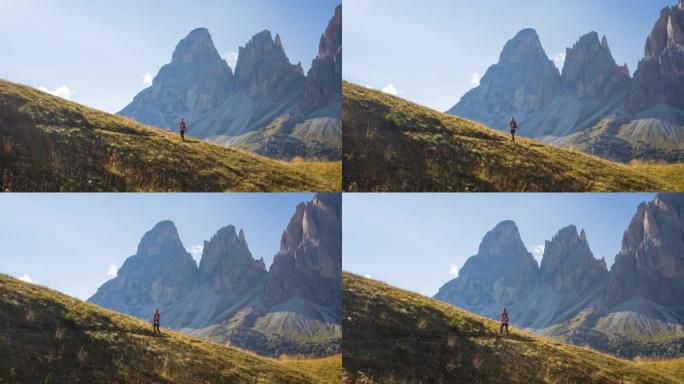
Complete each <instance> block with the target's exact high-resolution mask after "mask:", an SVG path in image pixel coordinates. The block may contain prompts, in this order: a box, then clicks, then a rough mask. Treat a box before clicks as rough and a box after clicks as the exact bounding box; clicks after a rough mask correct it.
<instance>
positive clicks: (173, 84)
mask: <svg viewBox="0 0 684 384" xmlns="http://www.w3.org/2000/svg"><path fill="white" fill-rule="evenodd" d="M233 85H234V78H233V72H232V70H231V69H230V67H229V66H228V64H227V63H226V62H225V60H223V59H222V58H221V56H220V55H219V53H218V51H217V50H216V48H215V47H214V43H213V41H212V39H211V35H210V34H209V31H208V30H207V29H206V28H198V29H195V30H193V31H192V32H190V34H188V36H187V37H185V38H184V39H183V40H181V41H180V43H178V45H177V46H176V50H175V51H174V52H173V56H172V59H171V63H169V64H167V65H165V66H163V67H162V68H161V69H160V70H159V73H158V74H157V76H155V78H154V81H153V82H152V85H151V86H150V87H149V88H147V89H145V90H143V91H142V92H140V93H139V94H138V95H137V96H135V98H134V99H133V102H131V104H129V105H128V106H126V108H124V109H123V110H122V111H121V112H119V114H120V115H123V116H128V117H132V118H134V119H136V120H138V121H140V122H141V123H144V124H149V125H153V126H157V127H160V128H167V129H176V128H177V127H178V123H179V121H180V118H181V117H185V118H186V119H188V120H190V121H192V120H196V119H197V118H198V116H200V115H202V114H204V113H207V112H209V111H211V110H213V109H215V108H217V107H219V106H220V105H221V104H222V103H223V101H224V100H225V99H226V98H227V97H228V95H229V94H230V93H231V91H232V89H233Z"/></svg>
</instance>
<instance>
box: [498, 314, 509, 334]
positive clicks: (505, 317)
mask: <svg viewBox="0 0 684 384" xmlns="http://www.w3.org/2000/svg"><path fill="white" fill-rule="evenodd" d="M504 328H506V336H508V311H506V308H504V309H503V312H501V329H500V330H499V334H500V335H503V330H504Z"/></svg>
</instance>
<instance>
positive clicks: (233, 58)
mask: <svg viewBox="0 0 684 384" xmlns="http://www.w3.org/2000/svg"><path fill="white" fill-rule="evenodd" d="M239 57H240V54H239V53H238V52H235V51H233V52H228V53H226V61H227V62H228V65H229V66H230V67H231V68H233V71H234V70H235V66H236V65H237V62H238V58H239Z"/></svg>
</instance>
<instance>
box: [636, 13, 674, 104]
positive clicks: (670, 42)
mask: <svg viewBox="0 0 684 384" xmlns="http://www.w3.org/2000/svg"><path fill="white" fill-rule="evenodd" d="M659 103H663V104H667V105H670V106H673V107H676V108H679V109H684V3H683V2H682V1H681V0H680V1H679V3H678V5H676V6H674V7H668V8H664V9H663V10H662V11H661V12H660V18H659V19H658V21H657V22H656V23H655V25H654V26H653V30H652V31H651V34H650V35H649V37H648V39H647V41H646V48H645V49H644V58H643V59H642V60H641V61H640V62H639V67H638V69H637V71H636V72H635V73H634V87H633V88H632V90H631V92H630V95H629V101H628V103H627V108H628V109H629V111H630V112H632V113H638V112H640V111H643V110H646V109H649V108H651V107H653V106H654V105H657V104H659Z"/></svg>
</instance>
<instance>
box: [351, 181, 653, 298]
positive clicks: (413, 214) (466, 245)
mask: <svg viewBox="0 0 684 384" xmlns="http://www.w3.org/2000/svg"><path fill="white" fill-rule="evenodd" d="M654 196H655V195H654V194H631V193H621V194H599V193H579V194H570V193H565V194H563V193H562V194H552V193H546V194H532V193H526V194H503V193H500V194H477V193H465V194H446V193H444V194H431V193H417V194H387V193H384V194H358V193H353V194H350V193H346V194H344V196H343V204H342V210H343V214H342V220H343V233H342V241H343V245H342V249H343V258H342V260H343V268H344V270H346V271H350V272H354V273H357V274H360V275H370V276H371V277H372V278H374V279H378V280H382V281H385V282H387V283H389V284H393V285H395V286H399V287H401V288H404V289H409V290H412V291H416V292H420V293H422V294H425V295H429V296H432V295H434V294H435V293H437V290H438V289H439V287H440V286H442V285H443V284H444V283H446V282H447V281H449V280H450V279H452V278H453V277H454V276H453V275H451V274H450V273H453V272H455V269H456V268H452V267H453V266H458V267H459V268H460V267H461V266H463V264H464V263H465V261H466V260H467V259H468V258H469V257H470V256H472V255H475V254H476V253H477V250H478V247H479V245H480V242H481V241H482V238H483V237H484V235H485V233H487V231H489V230H491V229H492V228H494V226H496V224H498V223H499V222H501V221H503V220H514V221H515V222H516V223H517V225H518V229H519V230H520V234H521V237H522V240H523V242H524V243H525V245H526V246H527V247H528V249H532V248H534V247H535V246H538V245H543V244H544V241H545V240H551V238H552V237H553V235H555V234H556V233H557V232H558V230H559V229H561V228H562V227H565V226H567V225H570V224H574V225H576V226H577V227H578V231H579V230H581V229H582V228H584V229H585V230H586V233H587V239H588V241H589V246H590V247H591V250H592V252H593V253H594V257H596V258H601V257H605V258H606V262H607V263H608V266H609V267H610V266H611V265H612V263H613V261H614V259H615V255H616V254H617V253H618V251H619V249H620V245H621V242H622V235H623V233H624V231H625V229H627V226H628V225H629V222H630V221H631V219H632V216H633V215H634V214H635V213H636V208H637V206H638V205H639V203H641V202H645V201H651V200H652V199H653V197H654ZM452 269H454V270H453V271H452Z"/></svg>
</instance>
